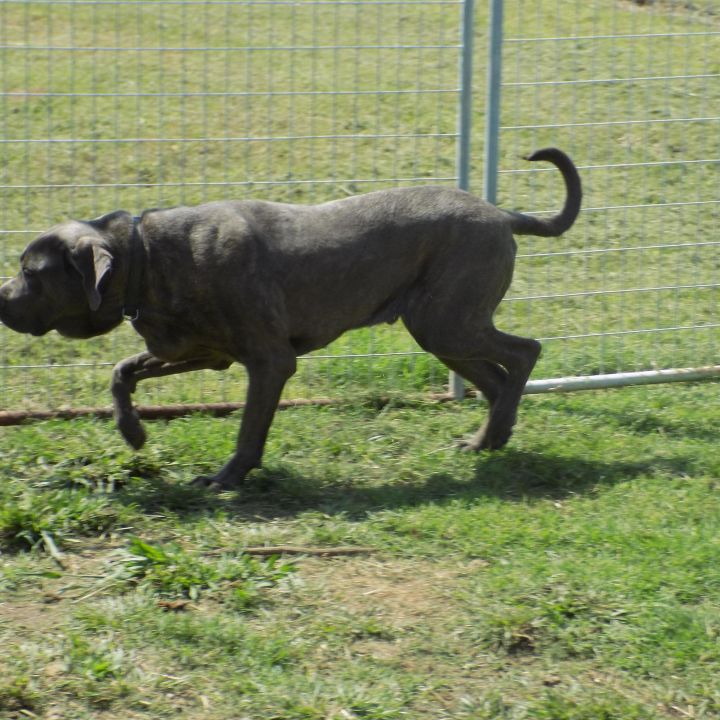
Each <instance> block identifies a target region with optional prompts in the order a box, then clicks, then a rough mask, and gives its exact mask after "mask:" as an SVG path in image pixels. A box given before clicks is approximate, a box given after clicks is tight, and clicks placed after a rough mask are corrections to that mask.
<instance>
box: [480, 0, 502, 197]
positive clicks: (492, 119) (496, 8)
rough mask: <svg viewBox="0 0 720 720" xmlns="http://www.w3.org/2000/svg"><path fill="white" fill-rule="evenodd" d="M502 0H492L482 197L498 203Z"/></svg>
mask: <svg viewBox="0 0 720 720" xmlns="http://www.w3.org/2000/svg"><path fill="white" fill-rule="evenodd" d="M502 43H503V0H490V41H489V44H488V45H489V51H488V71H487V101H486V105H485V112H486V118H485V162H484V164H483V197H484V198H485V200H487V201H488V202H491V203H493V204H495V203H496V202H497V174H498V145H499V141H498V139H499V136H500V83H501V80H502Z"/></svg>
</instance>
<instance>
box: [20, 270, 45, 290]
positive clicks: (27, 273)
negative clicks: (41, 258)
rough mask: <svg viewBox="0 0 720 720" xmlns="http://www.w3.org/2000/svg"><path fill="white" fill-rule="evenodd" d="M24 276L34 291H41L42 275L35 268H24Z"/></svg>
mask: <svg viewBox="0 0 720 720" xmlns="http://www.w3.org/2000/svg"><path fill="white" fill-rule="evenodd" d="M22 275H23V278H24V279H25V283H26V284H27V286H28V287H29V288H30V290H32V291H36V290H39V289H40V287H41V282H40V274H39V273H38V271H37V270H36V269H35V268H23V269H22Z"/></svg>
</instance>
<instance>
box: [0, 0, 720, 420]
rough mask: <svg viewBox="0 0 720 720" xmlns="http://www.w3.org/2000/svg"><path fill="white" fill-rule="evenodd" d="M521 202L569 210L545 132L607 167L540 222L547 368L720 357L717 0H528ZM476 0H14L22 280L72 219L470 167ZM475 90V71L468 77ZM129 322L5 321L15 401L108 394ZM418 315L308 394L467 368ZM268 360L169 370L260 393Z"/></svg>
mask: <svg viewBox="0 0 720 720" xmlns="http://www.w3.org/2000/svg"><path fill="white" fill-rule="evenodd" d="M504 5H505V8H504V14H505V24H504V34H505V38H504V44H503V68H504V70H503V75H502V107H501V130H500V176H499V196H498V200H499V204H501V205H502V206H504V207H508V208H519V209H522V210H524V211H533V212H542V211H545V210H550V209H554V208H556V207H557V206H558V204H559V203H560V202H561V199H562V193H563V190H562V187H561V184H560V182H559V178H558V177H557V176H556V174H554V173H553V172H552V171H546V170H544V169H538V168H535V167H533V168H532V169H530V168H528V167H523V164H522V161H521V160H519V158H520V156H522V155H524V154H525V153H527V152H529V151H531V150H533V149H535V148H537V147H540V146H542V145H549V144H552V145H557V146H559V147H561V148H563V149H565V150H566V151H568V152H569V153H570V154H571V155H572V156H573V158H574V159H575V161H576V162H577V164H578V165H579V166H580V168H581V174H582V176H583V179H584V183H585V188H586V201H585V210H584V211H583V213H582V214H581V218H580V220H579V221H578V223H577V225H576V227H575V228H574V229H573V230H572V232H571V233H569V234H568V235H567V236H566V237H564V238H560V239H554V240H542V239H538V238H528V237H523V238H521V241H522V242H521V244H520V253H519V259H518V265H517V270H516V278H515V282H514V285H513V288H512V289H511V292H510V295H509V297H508V299H507V301H506V302H505V303H504V304H503V306H502V308H501V311H500V313H499V316H498V325H499V326H500V327H502V328H503V329H506V330H508V331H511V332H515V333H517V334H525V335H529V336H533V337H540V338H542V339H544V340H545V341H546V342H545V345H546V349H545V354H544V357H543V358H542V360H541V364H540V366H539V367H538V370H537V371H536V377H554V376H557V375H578V374H581V375H582V374H594V373H600V372H616V371H626V370H636V369H649V368H655V367H658V368H669V367H681V366H688V365H708V364H714V363H717V355H718V336H719V335H720V332H719V331H718V328H719V325H718V313H717V299H718V288H719V286H720V285H719V281H718V266H719V265H720V252H718V244H719V243H720V241H719V240H718V238H717V233H716V232H714V231H715V229H716V227H717V221H718V207H719V205H720V198H719V197H718V175H717V171H718V162H720V116H719V115H718V112H717V109H718V107H720V104H719V103H718V101H719V100H720V54H719V53H718V52H717V46H718V39H719V38H720V13H719V11H718V9H717V7H716V6H715V3H714V2H712V0H704V1H703V0H698V1H697V2H695V3H694V4H693V5H692V6H690V5H689V4H687V3H685V2H680V1H679V0H678V1H675V0H672V1H670V0H668V1H667V2H665V1H664V0H656V1H655V2H646V3H642V4H641V3H638V2H630V1H627V2H626V1H624V0H595V1H594V2H590V3H588V2H580V1H579V0H576V1H575V2H569V1H567V0H539V1H538V2H533V3H528V2H523V0H508V1H507V2H505V3H504ZM462 15H463V3H462V2H460V1H459V0H302V1H297V2H291V1H288V2H285V1H283V0H265V1H263V0H237V1H236V0H207V1H204V0H203V1H196V0H75V1H72V0H45V1H39V2H34V1H33V2H26V1H24V0H23V1H13V0H3V1H2V2H0V276H3V277H8V276H10V275H11V274H14V273H15V272H16V267H17V256H18V254H19V252H20V250H21V249H22V247H24V245H25V244H26V243H27V242H28V241H29V240H30V239H31V238H32V237H33V236H34V235H35V234H37V233H38V232H40V231H42V230H43V229H45V228H46V227H48V226H50V225H52V224H54V223H55V222H58V221H60V220H62V219H65V218H67V217H79V218H83V217H93V216H96V215H99V214H102V213H104V212H107V211H110V210H113V209H117V208H123V209H126V210H128V211H130V212H132V213H138V212H139V211H141V210H142V209H144V208H147V207H158V206H172V205H177V204H191V203H196V202H202V201H205V200H211V199H221V198H227V197H258V198H265V199H272V200H282V201H292V202H318V201H322V200H325V199H330V198H335V197H342V196H344V195H348V194H352V193H356V192H364V191H367V190H373V189H378V188H382V187H389V186H395V185H409V184H417V183H427V182H432V183H439V184H453V185H454V184H456V183H457V181H458V177H457V174H458V173H457V165H456V159H457V158H456V151H457V145H458V112H459V106H460V97H461V91H462V88H461V86H460V73H459V69H458V64H459V58H460V54H461V51H462V47H461V46H462V28H461V19H462ZM487 27H488V15H487V8H486V7H484V6H482V7H481V6H480V5H478V6H477V7H476V23H475V35H476V37H475V53H474V56H475V69H476V72H475V88H474V90H475V93H474V98H475V99H474V104H473V108H474V110H473V131H474V134H473V142H472V143H471V153H472V162H471V163H470V188H471V190H473V191H475V192H477V193H480V192H481V190H482V187H481V185H482V181H481V169H482V157H483V143H482V135H483V126H484V111H485V108H484V102H483V97H484V96H485V87H484V85H483V82H484V74H483V72H482V70H483V69H484V66H485V64H486V46H487ZM468 89H469V88H465V91H466V92H467V90H468ZM139 349H141V342H140V340H139V338H137V337H136V336H135V335H134V333H133V331H132V329H131V328H130V327H128V326H123V327H122V328H120V329H118V330H116V331H115V332H114V333H113V334H111V335H109V336H106V337H103V338H97V339H94V340H92V341H88V342H72V343H71V342H68V341H66V340H63V339H61V338H59V337H57V336H56V335H55V334H50V335H48V336H46V337H43V338H39V339H38V338H30V337H27V336H21V335H17V334H15V333H11V332H9V331H8V330H7V329H6V328H0V387H2V406H3V408H4V409H25V408H27V409H35V408H47V407H58V406H63V405H87V404H90V405H95V404H105V402H106V387H107V383H108V378H109V369H110V366H111V365H112V364H113V363H114V362H115V361H116V360H118V359H119V358H121V357H124V356H126V355H128V354H130V353H131V352H135V351H137V350H139ZM446 380H447V377H446V372H445V370H444V369H443V368H442V367H441V366H439V365H438V364H437V363H436V362H435V361H434V360H433V359H432V358H429V357H427V356H426V355H424V354H423V353H421V352H420V351H419V348H417V347H416V346H415V345H414V344H413V343H412V341H411V339H410V338H409V336H408V335H407V334H406V333H405V332H404V330H403V329H402V328H401V327H398V326H392V327H381V328H374V329H372V330H362V331H357V332H354V333H350V334H348V335H347V336H346V337H344V338H342V339H341V340H340V341H338V342H337V343H335V344H333V345H332V346H330V347H329V348H327V349H326V350H324V351H321V352H319V353H316V354H314V355H313V356H312V357H311V358H308V359H304V360H303V361H302V362H301V363H300V370H299V372H298V375H297V377H296V378H295V379H293V381H292V383H291V384H290V385H289V387H288V389H287V391H286V395H288V396H291V397H313V396H318V395H337V394H339V393H340V392H349V391H350V388H351V387H352V388H356V389H358V390H359V391H366V390H368V389H371V391H374V392H377V391H379V392H384V391H387V390H392V389H395V390H402V391H404V392H410V391H427V390H428V389H434V390H437V389H441V388H442V387H443V385H444V384H445V383H446ZM243 388H244V374H243V372H242V370H240V369H233V370H231V371H228V372H226V373H222V374H215V373H199V374H196V375H195V376H191V377H182V378H177V379H174V378H167V379H164V380H162V381H157V383H156V384H154V385H152V386H150V387H149V388H145V389H144V390H143V395H142V396H141V399H144V400H147V401H153V402H165V401H172V402H179V401H187V402H197V401H210V400H218V401H232V400H239V399H241V398H242V393H243Z"/></svg>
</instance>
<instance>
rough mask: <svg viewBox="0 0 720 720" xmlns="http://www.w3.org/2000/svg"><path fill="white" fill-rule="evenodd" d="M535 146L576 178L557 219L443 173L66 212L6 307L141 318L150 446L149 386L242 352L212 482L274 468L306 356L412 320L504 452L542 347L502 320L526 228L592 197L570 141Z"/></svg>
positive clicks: (122, 389) (106, 322) (33, 314)
mask: <svg viewBox="0 0 720 720" xmlns="http://www.w3.org/2000/svg"><path fill="white" fill-rule="evenodd" d="M528 159H529V160H533V161H541V160H544V161H549V162H551V163H553V164H554V165H556V166H557V167H558V168H559V170H560V172H561V174H562V177H563V179H564V182H565V186H566V199H565V204H564V207H563V209H562V210H561V211H560V212H559V213H558V214H557V215H555V216H552V217H549V218H538V217H534V216H529V215H524V214H522V213H515V212H507V211H504V210H501V209H499V208H496V207H494V206H493V205H490V204H488V203H486V202H484V201H482V200H479V199H478V198H476V197H474V196H472V195H470V194H468V193H466V192H463V191H460V190H456V189H451V188H447V187H437V186H428V187H413V188H405V189H392V190H382V191H378V192H373V193H368V194H365V195H359V196H355V197H350V198H345V199H342V200H337V201H333V202H328V203H323V204H320V205H289V204H282V203H272V202H263V201H258V200H238V201H223V202H211V203H207V204H204V205H199V206H197V207H177V208H170V209H162V210H148V211H146V212H144V213H143V215H142V216H141V217H140V218H133V217H132V216H131V215H130V214H129V213H126V212H124V211H117V212H113V213H110V214H108V215H105V216H103V217H101V218H97V219H95V220H90V221H78V220H70V221H67V222H63V223H61V224H59V225H56V226H55V227H52V228H50V230H48V231H47V232H45V233H43V234H42V235H40V236H39V237H38V238H36V239H35V240H33V241H32V242H31V243H30V244H29V245H28V247H27V248H26V249H25V251H24V252H23V254H22V256H21V258H20V265H21V269H20V272H19V274H18V275H17V277H15V278H13V279H11V280H9V281H8V282H6V283H5V284H4V285H3V286H2V287H0V320H1V321H2V322H3V323H4V324H5V325H6V326H7V327H8V328H10V329H12V330H15V331H17V332H21V333H30V334H32V335H38V336H39V335H44V334H45V333H48V332H50V331H51V330H56V331H57V332H59V333H60V334H61V335H64V336H66V337H69V338H89V337H93V336H96V335H100V334H103V333H107V332H109V331H111V330H112V329H113V328H115V327H117V326H118V325H119V324H120V323H121V322H122V321H123V319H124V317H129V318H130V319H131V322H132V325H133V327H134V328H135V330H136V331H137V332H138V333H139V334H140V335H141V336H142V337H143V338H144V340H145V343H146V346H147V351H146V352H142V353H140V354H138V355H135V356H133V357H130V358H127V359H125V360H122V361H121V362H120V363H118V365H117V366H116V367H115V369H114V370H113V375H112V386H111V390H112V396H113V404H114V411H115V417H116V421H117V425H118V428H119V430H120V432H121V434H122V436H123V437H124V438H125V440H126V441H127V442H128V443H129V444H130V445H131V446H132V447H133V448H136V449H137V448H140V447H142V445H143V443H144V442H145V431H144V429H143V427H142V424H141V423H140V420H139V418H138V415H137V412H136V411H135V409H134V407H133V404H132V399H131V396H132V393H133V392H134V390H135V388H136V386H137V383H138V382H139V381H141V380H144V379H146V378H152V377H160V376H163V375H171V374H175V373H184V372H189V371H192V370H199V369H203V368H211V369H216V370H221V369H225V368H227V367H229V366H230V365H231V364H232V363H234V362H239V363H242V364H243V365H244V366H245V368H246V369H247V372H248V379H249V383H248V391H247V398H246V406H245V412H244V414H243V419H242V422H241V426H240V432H239V435H238V438H237V444H236V449H235V452H234V454H233V455H232V457H231V458H230V459H229V460H228V462H227V463H226V464H225V466H224V467H222V468H221V469H220V470H219V471H218V472H217V473H216V474H215V475H212V476H210V477H201V478H198V479H197V480H196V482H198V483H200V484H202V485H208V486H215V487H219V488H235V487H237V486H239V485H240V484H241V483H242V481H243V479H244V478H245V476H246V475H247V473H248V472H249V471H250V470H252V469H253V468H256V467H259V466H260V464H261V461H262V455H263V448H264V445H265V439H266V437H267V434H268V431H269V429H270V425H271V423H272V419H273V416H274V413H275V410H276V407H277V404H278V401H279V398H280V395H281V392H282V389H283V387H284V385H285V383H286V382H287V380H288V379H289V378H290V377H291V376H292V375H293V373H294V372H295V367H296V358H297V357H298V356H299V355H302V354H305V353H307V352H310V351H311V350H315V349H317V348H321V347H324V346H325V345H327V344H328V343H330V342H332V341H333V340H335V339H336V338H337V337H338V336H339V335H341V334H342V333H344V332H345V331H347V330H350V329H353V328H359V327H364V326H368V325H374V324H377V323H392V322H394V321H396V320H398V319H400V320H402V322H403V323H404V324H405V326H406V327H407V329H408V330H409V332H410V333H411V334H412V335H413V337H414V338H415V339H416V340H417V342H418V343H419V344H420V346H421V347H422V348H424V349H425V350H427V351H428V352H430V353H433V354H434V355H436V356H437V357H438V358H439V359H440V360H441V361H442V362H444V363H445V365H447V366H448V367H449V368H450V369H452V370H454V371H455V372H457V373H458V374H459V375H461V376H462V377H463V378H465V379H466V380H468V381H470V382H471V383H473V384H474V385H475V386H476V387H477V388H478V390H480V392H482V394H483V395H484V396H485V397H486V398H487V400H488V403H489V414H488V419H487V421H486V422H485V424H484V425H483V426H482V427H481V428H480V430H478V432H477V433H476V434H475V435H474V436H473V437H471V438H470V439H468V440H467V441H466V443H465V447H466V449H469V450H474V451H477V450H495V449H498V448H501V447H503V446H504V445H505V444H506V443H507V441H508V439H509V438H510V435H511V433H512V429H513V426H514V424H515V420H516V414H517V407H518V403H519V401H520V397H521V395H522V392H523V388H524V387H525V383H526V382H527V379H528V377H529V375H530V373H531V371H532V369H533V366H534V365H535V362H536V360H537V358H538V355H539V353H540V344H539V343H538V342H537V341H535V340H532V339H527V338H521V337H516V336H513V335H508V334H506V333H503V332H501V331H500V330H498V329H497V328H495V326H494V324H493V313H494V312H495V309H496V307H497V306H498V304H499V303H500V301H501V300H502V298H503V296H504V295H505V292H506V291H507V289H508V286H509V285H510V281H511V279H512V274H513V267H514V262H515V254H516V243H515V240H514V237H513V235H514V234H515V235H522V234H532V235H541V236H557V235H560V234H561V233H563V232H565V231H566V230H568V229H569V228H570V227H571V226H572V224H573V223H574V221H575V219H576V217H577V215H578V212H579V210H580V204H581V196H582V191H581V184H580V178H579V176H578V173H577V170H576V169H575V166H574V165H573V163H572V161H571V160H570V159H569V158H568V157H567V156H566V155H565V154H564V153H562V152H561V151H559V150H557V149H554V148H546V149H544V150H540V151H538V152H536V153H534V154H533V155H532V156H530V157H529V158H528Z"/></svg>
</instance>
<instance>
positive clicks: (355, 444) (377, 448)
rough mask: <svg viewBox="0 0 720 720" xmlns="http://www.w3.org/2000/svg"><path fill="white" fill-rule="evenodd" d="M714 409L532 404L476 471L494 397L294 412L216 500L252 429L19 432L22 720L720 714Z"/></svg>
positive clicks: (16, 601) (1, 503) (672, 400)
mask: <svg viewBox="0 0 720 720" xmlns="http://www.w3.org/2000/svg"><path fill="white" fill-rule="evenodd" d="M715 392H716V387H715V385H714V384H712V383H705V384H696V385H683V386H656V387H652V388H628V389H623V390H612V391H600V392H594V393H591V394H578V395H566V396H560V395H557V396H534V397H529V398H526V400H525V402H524V407H523V411H522V415H521V421H520V424H519V427H518V432H517V434H516V437H515V438H514V439H513V441H512V444H511V446H509V447H508V448H507V449H506V450H504V451H502V452H500V453H498V454H495V455H481V456H469V455H466V454H463V453H459V452H457V451H456V450H455V449H454V447H453V443H454V442H455V440H456V439H457V438H458V437H460V436H461V435H463V434H465V433H466V432H469V431H471V430H472V429H473V427H474V426H475V425H476V424H477V423H478V422H479V415H480V414H481V411H482V408H481V407H479V406H478V404H477V403H476V402H475V401H466V402H463V403H449V404H448V403H440V404H438V403H431V402H414V401H406V400H402V399H400V398H396V399H394V400H393V401H391V402H390V403H389V404H385V405H383V404H381V403H370V402H360V401H352V402H349V403H348V404H347V405H343V406H330V407H325V408H294V409H291V410H288V411H285V412H282V413H280V414H279V415H278V418H277V422H276V424H275V426H274V430H273V432H272V434H271V438H270V444H269V448H268V456H267V459H266V464H265V469H264V470H262V471H258V472H255V473H254V474H253V475H251V477H250V479H249V481H248V483H247V485H246V486H245V487H244V488H243V489H242V490H241V491H240V492H239V493H237V494H233V493H226V494H221V495H214V494H211V493H206V492H204V491H200V490H197V489H195V488H192V487H190V486H189V485H188V484H187V483H188V481H189V480H190V479H191V478H192V477H193V476H194V475H195V474H197V473H200V472H204V471H206V470H208V469H210V468H212V467H216V466H217V465H218V464H220V463H221V462H222V461H223V459H224V458H225V457H226V455H227V453H228V452H229V451H230V448H231V445H232V439H233V435H234V433H235V430H236V425H237V418H234V417H230V418H226V419H211V418H205V417H201V416H199V417H195V418H189V419H181V420H177V421H173V422H171V423H161V422H158V423H153V424H152V425H151V427H150V428H149V429H150V431H151V440H150V442H149V446H148V448H147V449H146V450H144V451H143V453H141V454H139V455H133V454H131V453H130V452H129V451H128V450H126V449H125V448H124V447H123V446H122V444H121V441H120V439H119V437H118V436H117V435H116V433H115V431H114V429H113V428H112V426H111V424H110V423H108V422H105V421H94V420H90V419H87V420H80V421H76V422H73V423H65V422H46V423H36V424H31V425H26V426H20V427H16V428H11V429H5V430H4V431H3V434H2V436H1V437H0V455H1V456H2V459H3V465H2V467H3V470H2V478H1V479H2V482H0V507H2V512H0V544H1V546H2V552H3V564H2V570H1V571H0V593H2V602H1V603H0V644H1V645H2V646H3V648H5V652H4V653H3V656H2V658H0V669H1V670H2V672H1V673H0V677H1V678H2V680H0V716H2V717H8V718H12V719H14V718H21V717H27V716H31V717H32V716H33V715H34V716H37V717H54V716H57V717H73V718H78V719H81V718H93V719H94V718H114V717H122V718H162V717H170V716H172V717H182V718H201V717H202V718H208V719H210V720H219V719H220V718H227V719H228V720H229V719H230V718H233V719H236V718H245V717H248V718H283V719H288V720H294V719H296V718H297V719H303V720H305V719H307V718H318V719H320V718H322V719H325V718H332V719H333V720H335V719H337V720H341V719H345V718H348V717H350V718H353V717H355V718H402V717H412V718H428V719H430V718H432V719H433V720H435V719H437V718H458V719H459V718H468V719H470V718H472V719H473V720H478V719H480V720H482V719H483V718H487V719H488V720H491V719H492V720H495V719H496V718H512V719H515V718H520V719H523V720H524V719H526V718H527V719H528V720H529V719H530V718H532V719H533V720H535V719H536V718H547V719H548V720H557V719H558V718H568V719H569V720H582V719H585V718H587V720H597V718H606V719H608V720H614V719H617V720H621V719H622V720H625V719H626V718H638V719H640V718H642V719H643V720H646V719H648V718H652V719H655V718H657V719H660V718H677V717H685V716H688V717H696V718H712V717H716V716H717V714H718V712H720V684H719V683H718V672H717V668H718V666H719V663H720V624H718V616H719V615H718V610H719V609H720V607H719V606H720V573H719V571H718V563H717V557H718V537H720V521H719V520H718V519H719V518H720V507H719V505H718V485H717V482H718V481H717V478H718V477H719V476H720V465H719V464H718V458H717V452H716V437H715V431H714V428H715V427H717V425H718V421H720V416H719V414H720V413H719V411H718V407H717V403H711V402H708V398H709V397H710V396H711V395H712V394H713V393H715ZM47 538H51V540H52V544H51V545H49V544H48V541H47ZM259 545H273V546H275V545H293V546H298V545H299V546H304V547H306V548H328V547H336V546H348V545H350V546H353V545H355V546H361V547H364V548H369V551H368V552H365V553H363V554H359V555H353V556H336V557H325V558H321V557H316V556H313V555H311V554H306V555H304V556H303V555H299V556H297V555H285V556H283V557H270V558H264V557H255V556H251V555H248V554H247V553H245V552H244V550H245V549H246V548H248V547H256V546H259Z"/></svg>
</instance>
